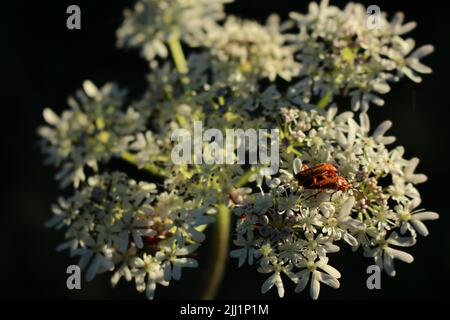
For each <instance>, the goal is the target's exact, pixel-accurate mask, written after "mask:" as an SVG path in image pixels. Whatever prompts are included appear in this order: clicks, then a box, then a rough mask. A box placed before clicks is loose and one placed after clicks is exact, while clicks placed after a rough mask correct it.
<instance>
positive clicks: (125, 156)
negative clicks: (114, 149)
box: [120, 151, 168, 178]
mask: <svg viewBox="0 0 450 320" xmlns="http://www.w3.org/2000/svg"><path fill="white" fill-rule="evenodd" d="M120 158H121V159H122V160H125V161H127V162H129V163H131V164H133V165H135V166H138V162H137V161H136V156H135V155H134V154H132V153H130V152H128V151H124V152H122V153H121V154H120ZM142 169H144V170H145V171H147V172H148V173H150V174H152V175H155V176H158V177H161V178H167V177H168V174H167V172H166V170H165V169H164V168H161V167H159V166H157V165H156V164H154V163H146V164H144V166H143V167H142Z"/></svg>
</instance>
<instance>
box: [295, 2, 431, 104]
mask: <svg viewBox="0 0 450 320" xmlns="http://www.w3.org/2000/svg"><path fill="white" fill-rule="evenodd" d="M291 18H292V19H293V20H294V21H296V22H297V25H298V29H299V33H298V34H295V35H292V41H293V42H294V43H299V44H300V45H301V49H300V50H299V52H298V55H297V58H298V60H299V61H300V62H301V64H302V69H301V74H300V77H301V81H299V82H298V83H297V84H296V85H295V86H293V88H292V90H295V91H296V94H297V95H298V96H300V97H301V99H300V101H299V102H300V103H301V104H302V105H310V104H311V103H313V102H314V98H319V99H325V100H324V101H327V102H331V101H332V100H333V97H334V96H335V95H349V96H351V98H352V109H353V110H355V111H356V110H359V109H361V111H363V112H364V111H367V109H368V108H369V105H370V104H371V103H372V104H376V105H380V106H381V105H383V104H384V101H383V99H382V98H380V97H379V94H385V93H387V92H389V91H390V86H389V82H392V81H398V79H399V78H401V77H403V76H407V77H408V78H410V79H411V80H413V81H414V82H421V80H422V79H421V77H420V76H419V74H420V73H424V74H427V73H431V69H430V68H429V67H427V66H425V65H423V64H422V63H421V62H420V59H421V58H423V57H425V56H426V55H428V54H430V53H432V52H433V46H431V45H425V46H422V47H420V48H418V49H416V50H415V51H413V50H414V47H415V42H414V40H413V39H411V38H404V35H405V34H407V33H408V32H410V31H411V30H413V29H414V28H415V26H416V23H415V22H408V23H406V24H404V15H403V13H401V12H399V13H397V14H396V15H395V16H394V17H393V18H392V20H391V21H389V20H387V18H386V14H385V13H379V15H378V16H373V17H372V18H373V19H374V21H370V20H369V18H368V12H367V9H366V7H364V6H363V5H361V4H355V3H349V4H347V6H346V7H345V8H344V9H343V10H341V9H339V8H337V7H335V6H330V5H329V1H328V0H322V1H321V3H320V4H317V3H315V2H312V3H311V4H310V6H309V12H308V13H307V14H299V13H292V14H291Z"/></svg>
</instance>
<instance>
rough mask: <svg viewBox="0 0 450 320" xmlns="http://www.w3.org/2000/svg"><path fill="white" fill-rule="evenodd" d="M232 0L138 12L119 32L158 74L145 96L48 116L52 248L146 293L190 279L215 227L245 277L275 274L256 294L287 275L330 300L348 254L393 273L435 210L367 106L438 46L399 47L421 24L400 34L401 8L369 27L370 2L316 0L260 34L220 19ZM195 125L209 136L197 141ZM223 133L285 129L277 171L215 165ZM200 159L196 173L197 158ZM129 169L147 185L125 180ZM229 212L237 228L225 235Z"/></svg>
mask: <svg viewBox="0 0 450 320" xmlns="http://www.w3.org/2000/svg"><path fill="white" fill-rule="evenodd" d="M228 2H231V1H228V0H138V1H137V3H136V5H135V7H134V10H127V11H125V20H124V22H123V24H122V26H121V27H120V28H119V30H118V31H117V37H118V45H119V46H125V47H137V48H140V49H141V50H142V52H141V53H142V55H143V56H144V57H145V58H146V59H147V60H148V61H149V62H150V68H149V73H148V76H147V79H148V81H147V88H146V89H145V92H144V93H143V95H142V96H141V97H140V98H139V99H137V100H135V101H127V100H126V91H125V90H120V89H119V88H118V87H117V86H116V85H115V84H111V83H107V84H105V85H104V86H103V87H101V88H100V89H99V88H97V87H96V86H95V85H94V84H93V83H92V82H90V81H85V82H84V83H83V90H80V91H78V92H77V93H76V95H75V98H69V101H68V104H69V107H70V108H69V109H68V110H65V111H63V112H62V114H61V115H57V114H56V113H55V112H53V111H52V110H50V109H45V110H44V112H43V115H44V119H45V121H46V122H47V125H46V126H43V127H40V128H39V129H38V133H39V135H40V137H41V146H42V150H43V152H44V153H45V154H46V155H47V160H46V162H47V163H48V164H51V165H54V166H55V167H57V168H58V170H59V171H58V173H57V175H56V178H57V179H59V180H61V183H60V185H61V188H66V187H71V188H72V189H73V195H72V196H70V197H68V198H60V199H59V200H58V202H57V204H55V205H54V206H53V213H54V216H53V218H52V219H51V220H50V221H49V222H48V226H50V227H55V228H57V229H64V230H65V238H66V240H65V242H64V243H63V244H61V245H60V246H59V247H58V249H69V250H70V253H71V255H74V256H79V257H80V261H79V264H80V266H81V267H83V268H85V269H86V276H87V279H88V280H91V279H93V278H94V277H95V276H96V275H97V274H99V273H103V272H106V271H110V272H112V278H111V283H112V285H113V286H115V285H116V284H117V283H118V281H119V280H120V279H121V278H125V280H127V281H131V280H134V282H135V284H136V288H137V290H138V291H145V292H146V295H147V297H148V298H150V299H152V298H153V297H154V292H155V289H156V286H157V285H163V286H166V285H168V284H169V282H170V281H171V280H172V279H173V280H178V279H180V277H181V271H182V269H183V268H192V267H197V261H196V260H195V259H194V258H193V253H194V252H195V251H196V250H197V248H198V247H199V245H200V244H201V243H202V242H203V241H204V240H205V234H204V233H203V230H204V229H205V228H206V227H207V226H208V225H210V224H211V223H213V222H215V221H216V222H217V223H218V224H219V225H218V226H217V228H214V230H215V231H214V232H217V231H218V232H220V236H218V237H215V239H216V240H217V239H220V241H218V243H214V244H213V245H217V247H215V248H214V250H217V251H218V254H217V256H220V257H225V256H227V254H228V251H227V250H228V247H227V245H226V243H227V242H228V241H226V240H227V239H226V237H229V236H230V235H235V239H234V244H235V245H236V246H237V248H233V249H232V251H231V253H230V255H231V256H232V257H235V258H238V261H239V262H238V263H239V266H242V265H243V264H244V263H246V262H248V264H250V265H251V264H253V263H256V264H257V265H258V269H257V270H258V271H259V272H261V273H265V274H268V279H267V280H266V281H265V282H264V284H263V286H262V292H267V291H268V290H270V289H271V288H272V287H273V286H275V287H276V288H277V290H278V294H279V295H280V296H283V295H284V285H283V281H284V280H285V279H284V278H286V277H287V278H288V279H290V280H291V281H293V282H294V283H295V284H296V289H295V290H296V291H297V292H300V291H302V290H304V289H305V288H306V287H307V286H308V284H309V287H310V294H311V297H312V298H314V299H316V298H317V297H318V296H319V291H320V284H321V283H322V284H326V285H328V286H331V287H333V288H338V287H339V285H340V282H339V281H340V278H341V274H340V272H339V271H338V270H336V269H335V268H334V267H332V266H331V265H330V257H331V254H332V253H336V252H338V251H339V249H340V247H341V246H342V245H349V246H350V247H351V248H353V249H354V250H355V251H358V250H359V251H361V252H362V253H363V254H364V256H366V257H370V258H373V259H374V260H375V263H376V264H377V265H378V266H380V268H382V269H383V270H385V271H386V273H387V274H389V275H391V276H393V275H395V269H394V265H393V261H394V259H397V260H401V261H404V262H412V260H413V258H412V256H411V255H410V254H409V253H406V252H405V251H403V250H400V249H399V247H400V248H402V247H409V246H412V245H414V244H415V242H416V241H417V239H418V237H419V236H426V235H427V234H428V230H427V228H426V226H425V224H424V223H423V221H426V220H434V219H437V218H438V215H437V214H436V213H434V212H428V211H424V210H423V209H418V208H419V206H420V202H421V198H420V194H419V192H418V190H417V189H416V185H417V184H419V183H423V182H425V180H426V176H425V175H423V174H417V173H415V169H416V167H417V166H418V163H419V160H418V159H417V158H413V159H409V160H407V159H405V158H404V156H403V155H404V149H403V147H401V146H397V147H395V148H388V147H387V146H388V145H390V144H392V143H394V142H395V138H394V137H391V136H387V135H386V132H387V131H388V129H389V128H390V127H391V126H392V123H391V122H390V121H385V122H383V123H382V124H381V125H379V126H378V127H377V128H376V129H375V130H371V129H370V121H369V116H368V115H367V113H366V111H367V110H368V107H369V104H370V103H373V104H382V103H383V102H382V100H381V98H380V97H379V96H378V94H383V93H385V92H387V91H389V90H390V87H389V84H388V83H389V82H391V81H396V80H398V79H400V78H401V77H402V76H404V75H406V76H407V77H409V78H411V79H412V80H414V81H416V82H419V81H420V77H419V76H418V73H429V72H431V69H429V68H428V67H426V66H424V65H423V64H422V63H421V62H420V59H421V58H422V57H424V56H426V55H427V54H429V53H431V52H432V51H433V47H432V46H430V45H428V46H423V47H421V48H419V49H417V50H415V51H413V50H414V41H413V40H412V39H405V38H403V35H404V34H406V33H407V32H409V31H411V30H412V29H413V28H414V27H415V23H412V22H410V23H406V24H404V23H403V20H404V18H403V15H402V14H400V13H399V14H397V15H396V16H395V17H394V18H393V19H392V20H391V21H388V20H387V19H386V15H385V14H382V15H380V16H379V17H378V18H379V20H377V21H378V23H379V28H370V27H369V26H368V24H367V15H366V11H365V9H364V7H363V6H362V5H358V4H354V3H350V4H348V5H347V6H346V7H345V9H343V10H341V9H339V8H337V7H334V6H329V5H328V1H327V0H323V1H322V2H321V3H320V5H319V4H316V3H312V4H311V5H310V10H309V13H308V14H305V15H302V14H297V13H292V14H291V18H290V19H288V20H286V21H280V18H279V17H278V16H277V15H271V16H270V17H269V18H268V19H267V22H266V23H265V24H260V23H258V22H256V21H251V20H247V19H244V18H241V17H236V16H228V17H227V16H226V15H225V13H224V8H223V7H224V4H226V3H228ZM186 49H187V50H186ZM169 51H170V57H171V58H172V60H173V61H167V60H168V58H169ZM185 52H187V53H188V55H186V56H187V59H186V58H185ZM160 62H161V63H160ZM346 96H351V97H352V100H353V101H352V109H353V110H354V111H362V112H361V113H359V114H354V113H352V112H350V111H347V112H341V113H338V110H337V107H336V106H335V102H336V101H335V100H336V98H338V97H346ZM198 122H200V123H201V124H202V128H203V130H204V132H202V133H201V139H200V140H195V128H194V123H198ZM208 129H211V131H209V133H208V134H209V135H210V136H213V137H209V138H210V140H209V141H208V138H205V136H208V134H206V130H208ZM227 129H240V130H242V132H246V130H248V129H278V132H279V133H280V134H279V136H280V141H279V142H280V148H279V150H280V154H279V156H280V166H281V169H280V170H279V171H278V172H273V171H272V170H269V168H268V167H267V165H264V164H262V163H260V164H253V163H252V164H249V163H247V164H242V163H237V162H236V161H235V162H234V164H223V162H222V163H216V162H215V161H214V160H215V159H217V158H220V157H221V156H222V157H223V156H224V154H227V156H228V155H231V158H232V159H234V160H236V159H237V158H238V156H237V153H238V150H237V147H238V146H237V145H235V146H234V147H235V148H234V149H231V150H230V149H229V148H227V147H226V146H225V145H223V144H222V145H221V144H220V142H221V141H220V140H221V139H219V138H217V139H216V137H215V136H214V135H213V134H212V132H221V133H222V134H226V131H227ZM175 132H177V134H175ZM181 133H182V134H181ZM204 133H205V134H204ZM190 137H194V139H193V140H190ZM267 138H269V137H267ZM177 139H178V141H177ZM245 139H246V138H245V134H244V137H243V138H242V137H241V138H237V140H239V141H238V143H240V144H243V143H244V145H245V146H246V148H245V150H244V151H245V153H246V155H247V154H250V151H252V152H253V151H254V149H252V150H250V146H249V145H246V144H245ZM275 140H276V139H274V136H271V137H270V141H271V142H270V143H271V144H273V143H276V142H277V141H275ZM181 142H182V144H183V145H187V146H188V148H187V149H188V150H189V152H187V154H186V156H187V157H186V158H184V157H183V159H184V161H182V162H181V163H180V162H176V161H173V155H174V153H175V154H176V153H179V152H180V148H179V146H180V144H181ZM222 142H223V141H222ZM252 148H253V147H252ZM258 148H259V151H261V149H260V148H261V146H258ZM194 149H195V151H194ZM198 150H200V151H201V153H202V155H201V161H190V160H189V158H191V160H192V159H193V158H192V157H194V156H197V155H194V153H196V152H197V151H198ZM181 151H183V156H185V154H184V149H183V150H181ZM190 152H191V153H192V154H188V153H190ZM271 152H272V150H271ZM112 158H115V159H116V160H115V162H114V164H111V161H110V160H112ZM197 160H198V159H197ZM117 162H118V163H119V165H117ZM122 162H127V163H128V165H130V164H131V165H132V166H135V167H136V168H137V169H138V173H136V172H134V174H136V175H137V176H139V172H146V174H145V175H142V178H145V180H147V178H148V179H149V180H150V181H148V180H147V181H140V182H138V181H135V180H133V179H131V178H129V176H128V174H129V172H127V170H128V169H129V166H128V165H127V166H125V165H124V166H121V164H123V163H122ZM318 165H322V166H323V165H325V166H326V168H328V169H327V170H331V172H332V174H331V175H323V176H319V178H320V179H322V180H323V179H331V180H327V183H323V181H322V183H318V182H317V181H316V180H314V179H317V177H308V176H307V177H306V178H303V180H302V179H301V178H299V177H301V176H302V172H303V173H304V172H305V171H306V170H307V168H308V167H309V168H314V167H316V166H318ZM118 166H119V167H120V169H117V167H118ZM117 170H122V171H124V172H121V171H117ZM139 170H141V171H139ZM134 174H133V177H134ZM148 174H150V175H148ZM333 179H334V180H333ZM230 212H233V213H234V214H235V215H237V221H236V225H235V232H231V231H230V232H228V233H226V232H224V231H223V230H224V228H225V229H226V228H227V227H228V224H229V221H230ZM214 263H219V264H220V263H223V260H222V259H217V261H216V262H214ZM220 269H221V268H212V270H220ZM214 276H215V277H216V279H215V280H214V281H211V284H210V285H217V283H218V281H217V279H218V278H220V274H219V275H214ZM207 291H208V292H209V291H211V292H212V291H214V288H208V290H207ZM208 298H212V297H211V296H209V297H208Z"/></svg>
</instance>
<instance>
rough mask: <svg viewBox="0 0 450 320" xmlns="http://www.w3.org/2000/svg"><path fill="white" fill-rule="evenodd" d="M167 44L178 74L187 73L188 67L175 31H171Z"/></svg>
mask: <svg viewBox="0 0 450 320" xmlns="http://www.w3.org/2000/svg"><path fill="white" fill-rule="evenodd" d="M168 42H169V47H170V52H171V53H172V58H173V61H174V62H175V66H176V68H177V70H178V72H180V73H182V74H186V73H187V72H188V66H187V62H186V58H185V57H184V53H183V48H182V47H181V43H180V33H179V32H178V31H177V30H175V31H173V32H172V35H171V36H170V37H169V41H168Z"/></svg>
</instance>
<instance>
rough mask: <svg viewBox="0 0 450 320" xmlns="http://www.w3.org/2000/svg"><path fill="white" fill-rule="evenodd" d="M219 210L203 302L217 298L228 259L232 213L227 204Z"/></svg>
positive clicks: (222, 205)
mask: <svg viewBox="0 0 450 320" xmlns="http://www.w3.org/2000/svg"><path fill="white" fill-rule="evenodd" d="M218 210H219V212H218V213H217V221H216V223H215V224H214V226H213V235H212V237H213V239H212V240H213V246H212V250H211V256H210V261H211V262H210V263H209V264H208V270H207V274H206V288H205V290H204V292H203V294H202V296H201V298H202V299H203V300H212V299H214V297H215V296H216V293H217V291H218V289H219V286H220V283H221V281H222V278H223V274H224V272H225V265H226V262H227V258H228V246H229V241H230V225H231V224H230V222H231V213H230V210H229V209H228V207H227V206H226V205H225V204H220V205H219V206H218Z"/></svg>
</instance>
